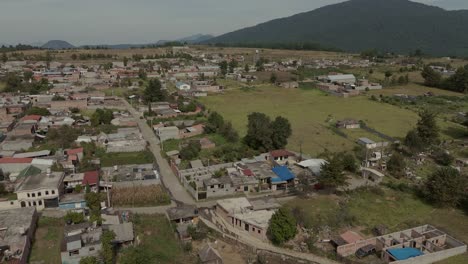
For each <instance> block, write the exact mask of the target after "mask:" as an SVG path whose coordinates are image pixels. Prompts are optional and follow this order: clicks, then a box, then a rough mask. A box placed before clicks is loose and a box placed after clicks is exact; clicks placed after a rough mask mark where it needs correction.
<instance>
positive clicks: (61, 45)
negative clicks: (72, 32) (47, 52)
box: [41, 40, 75, 50]
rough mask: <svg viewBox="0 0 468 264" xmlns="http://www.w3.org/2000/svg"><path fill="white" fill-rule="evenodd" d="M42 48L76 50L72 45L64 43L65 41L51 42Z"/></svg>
mask: <svg viewBox="0 0 468 264" xmlns="http://www.w3.org/2000/svg"><path fill="white" fill-rule="evenodd" d="M41 48H43V49H53V50H58V49H74V48H75V46H73V45H72V44H70V43H68V42H66V41H64V40H50V41H48V42H47V43H46V44H44V45H42V46H41Z"/></svg>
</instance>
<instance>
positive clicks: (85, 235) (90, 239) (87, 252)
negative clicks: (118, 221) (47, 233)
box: [60, 223, 102, 264]
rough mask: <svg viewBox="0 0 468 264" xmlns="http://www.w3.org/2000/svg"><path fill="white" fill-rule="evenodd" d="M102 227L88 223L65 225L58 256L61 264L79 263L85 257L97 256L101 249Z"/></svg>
mask: <svg viewBox="0 0 468 264" xmlns="http://www.w3.org/2000/svg"><path fill="white" fill-rule="evenodd" d="M101 236H102V228H101V227H97V228H91V227H90V226H89V224H88V223H84V224H79V225H71V226H65V232H64V237H63V242H62V248H61V253H60V256H61V258H62V264H79V263H80V260H81V259H82V258H85V257H97V256H98V255H99V251H100V250H101Z"/></svg>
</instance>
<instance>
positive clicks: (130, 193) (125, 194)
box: [111, 185, 171, 207]
mask: <svg viewBox="0 0 468 264" xmlns="http://www.w3.org/2000/svg"><path fill="white" fill-rule="evenodd" d="M111 199H112V204H113V206H117V207H144V206H158V205H166V204H169V203H170V201H171V200H170V197H169V195H168V194H167V192H166V191H165V190H164V189H163V188H162V187H161V186H160V185H150V186H138V187H126V188H123V187H121V188H114V189H112V195H111Z"/></svg>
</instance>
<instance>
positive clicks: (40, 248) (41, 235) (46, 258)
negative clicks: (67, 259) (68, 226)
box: [28, 217, 64, 263]
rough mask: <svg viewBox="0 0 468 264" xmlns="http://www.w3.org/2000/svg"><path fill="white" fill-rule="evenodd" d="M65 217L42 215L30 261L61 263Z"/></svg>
mask: <svg viewBox="0 0 468 264" xmlns="http://www.w3.org/2000/svg"><path fill="white" fill-rule="evenodd" d="M63 227H64V222H63V219H61V218H60V219H56V218H48V217H41V218H40V219H39V222H38V224H37V229H36V234H35V236H34V242H33V246H32V250H31V254H30V256H29V261H28V263H60V261H61V260H60V259H61V258H60V244H61V241H62V236H63Z"/></svg>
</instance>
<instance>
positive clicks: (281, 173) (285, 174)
mask: <svg viewBox="0 0 468 264" xmlns="http://www.w3.org/2000/svg"><path fill="white" fill-rule="evenodd" d="M272 170H273V172H274V173H275V174H276V175H277V176H278V177H279V178H280V179H281V180H282V181H289V180H292V179H294V178H296V176H295V175H294V174H293V173H292V172H291V171H290V170H289V169H288V167H286V166H278V167H274V168H273V169H272ZM271 180H272V182H274V180H275V178H272V179H271Z"/></svg>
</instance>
